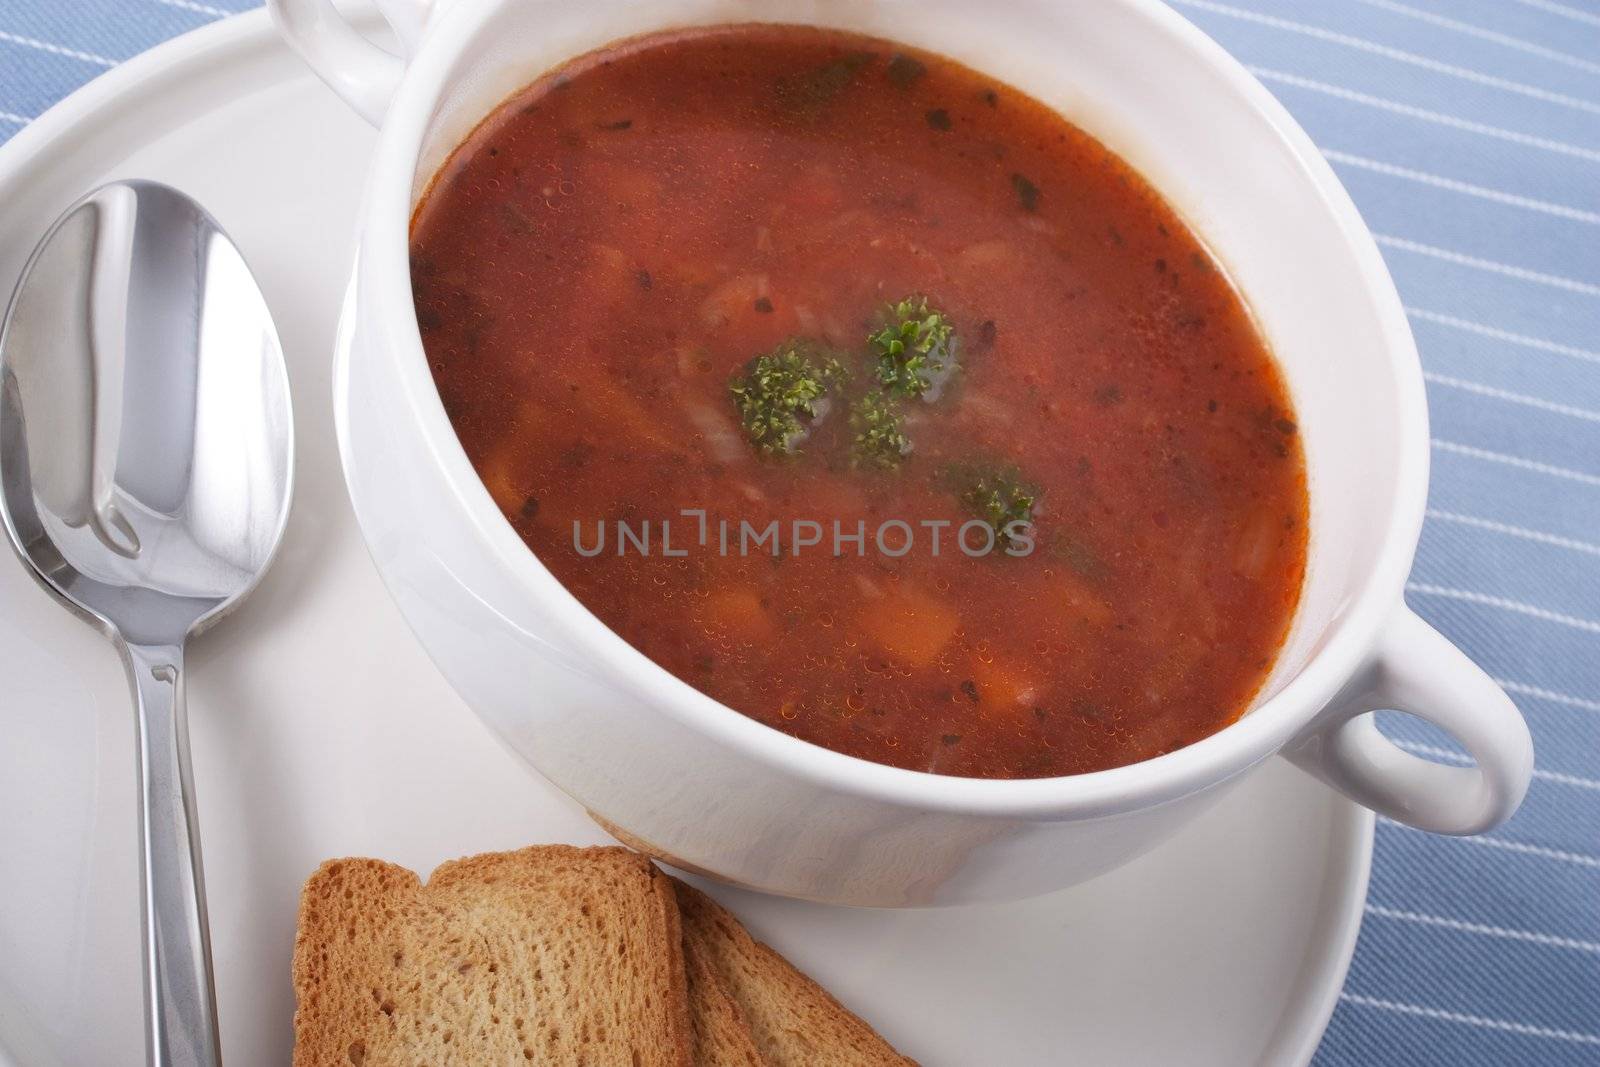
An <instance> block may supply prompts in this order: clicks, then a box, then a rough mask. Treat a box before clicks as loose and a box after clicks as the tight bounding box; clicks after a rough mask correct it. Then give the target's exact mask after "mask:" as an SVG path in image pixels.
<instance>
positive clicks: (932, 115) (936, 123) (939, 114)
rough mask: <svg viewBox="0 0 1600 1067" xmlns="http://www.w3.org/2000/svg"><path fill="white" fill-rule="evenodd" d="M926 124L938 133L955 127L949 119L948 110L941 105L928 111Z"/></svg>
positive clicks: (946, 131)
mask: <svg viewBox="0 0 1600 1067" xmlns="http://www.w3.org/2000/svg"><path fill="white" fill-rule="evenodd" d="M928 125H929V126H932V127H933V128H934V129H936V130H938V131H939V132H940V133H949V132H950V131H951V130H953V129H954V128H955V123H953V122H951V121H950V112H948V111H946V110H945V109H944V108H942V107H936V108H934V109H933V110H932V111H930V112H928Z"/></svg>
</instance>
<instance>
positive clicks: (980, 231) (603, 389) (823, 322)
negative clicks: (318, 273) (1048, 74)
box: [411, 25, 1307, 778]
mask: <svg viewBox="0 0 1600 1067" xmlns="http://www.w3.org/2000/svg"><path fill="white" fill-rule="evenodd" d="M411 256H412V277H413V285H414V289H415V295H416V308H417V319H418V323H419V325H420V326H421V331H422V340H423V344H424V347H425V348H426V349H427V352H428V356H429V358H430V360H431V361H432V365H433V370H434V376H435V379H436V381H437V383H438V388H439V394H440V396H441V398H442V399H443V402H444V406H445V409H446V410H447V411H448V412H449V415H450V418H451V421H452V422H453V424H454V426H455V429H456V432H457V433H458V434H459V435H460V438H461V442H462V444H463V445H464V446H465V448H466V451H467V454H468V455H469V456H470V457H471V459H472V462H473V464H474V466H475V467H476V468H477V470H478V473H479V474H480V475H481V476H482V478H483V481H484V483H485V485H486V486H487V487H488V489H489V492H490V493H491V494H492V495H493V497H494V499H495V501H496V502H497V503H498V504H499V506H500V508H501V510H502V511H503V512H504V513H505V516H506V518H507V519H509V520H510V522H511V523H512V525H513V526H515V528H516V529H517V531H518V533H520V534H521V536H522V537H523V539H524V540H525V541H526V542H527V544H528V546H529V547H530V548H531V549H532V550H533V552H534V553H536V554H537V556H538V557H539V559H540V560H541V561H543V563H544V564H545V565H546V566H547V567H548V568H549V569H550V570H551V571H552V572H553V573H554V574H555V576H556V577H557V578H558V579H560V581H561V582H562V583H563V584H564V585H565V586H566V588H567V589H569V590H570V591H571V592H572V594H573V595H574V596H576V597H577V598H578V600H579V601H581V602H582V603H583V604H584V605H585V606H586V607H587V608H588V609H589V610H590V611H592V612H594V613H595V614H596V615H597V616H599V617H600V618H601V619H602V620H603V621H604V622H605V623H606V624H607V625H608V626H610V627H611V628H612V629H613V630H615V631H616V632H617V633H618V634H620V635H621V636H622V637H623V638H625V639H626V640H627V641H629V642H630V643H632V644H633V646H634V647H635V648H637V649H639V651H641V652H643V653H644V654H645V655H646V656H648V657H650V658H651V659H652V660H654V661H655V662H656V663H658V664H660V665H661V666H662V667H664V668H666V669H667V670H668V671H670V672H672V673H673V674H674V675H676V676H678V677H679V678H681V679H683V680H684V681H685V682H688V683H689V684H690V685H693V686H695V687H696V688H698V689H700V690H701V691H703V692H705V693H707V694H709V695H710V696H712V697H714V698H716V699H717V700H719V701H721V702H723V703H725V704H727V705H728V706H729V707H732V708H734V709H737V710H738V711H740V712H742V713H744V714H745V715H748V716H749V717H751V718H753V719H755V720H757V721H759V722H762V723H765V724H767V725H768V726H771V727H773V728H774V729H777V730H782V731H784V732H785V733H788V734H792V735H793V736H795V737H798V738H803V739H804V740H807V741H811V742H814V743H816V744H818V745H824V746H826V747H828V748H831V749H834V750H836V751H839V752H844V753H848V754H850V755H853V756H859V757H862V758H864V759H869V760H875V761H877V762H879V763H887V764H892V765H894V766H897V767H906V768H912V769H915V770H920V771H932V772H936V773H940V774H952V775H966V776H974V777H985V778H1033V777H1044V776H1051V775H1065V774H1077V773H1081V772H1086V771H1095V770H1101V769H1104V768H1108V767H1116V766H1119V765H1122V764H1127V763H1133V762H1135V761H1138V760H1144V759H1149V758H1151V757H1153V756H1157V755H1160V754H1162V753H1165V752H1171V751H1172V750H1174V749H1176V748H1179V747H1181V746H1183V745H1186V744H1189V743H1191V742H1194V741H1196V740H1199V739H1200V738H1203V737H1205V736H1207V735H1208V734H1211V733H1213V732H1215V731H1216V730H1219V729H1221V728H1222V727H1223V726H1226V725H1227V724H1228V723H1230V722H1232V721H1233V720H1234V719H1236V718H1237V717H1238V716H1239V715H1240V714H1241V713H1242V712H1243V711H1244V709H1245V708H1246V707H1247V706H1248V705H1249V703H1250V701H1251V699H1252V698H1253V696H1254V695H1255V694H1256V692H1257V690H1258V689H1259V688H1260V686H1261V685H1262V682H1263V680H1264V679H1265V677H1266V675H1267V673H1268V670H1269V668H1270V667H1271V664H1272V662H1273V658H1274V656H1275V655H1276V654H1277V652H1278V649H1279V647H1280V645H1281V644H1282V642H1283V640H1284V637H1285V634H1286V631H1287V629H1288V627H1289V624H1290V620H1291V617H1292V616H1293V614H1294V609H1295V606H1296V603H1297V601H1298V599H1299V596H1300V588H1301V580H1302V577H1303V574H1304V570H1305V559H1306V537H1307V532H1306V527H1307V501H1306V486H1305V464H1304V460H1303V455H1302V451H1301V445H1300V440H1299V437H1298V435H1297V432H1296V427H1295V422H1294V414H1293V412H1292V410H1291V408H1290V404H1289V400H1288V397H1287V395H1286V393H1285V388H1284V383H1283V380H1282V378H1281V377H1280V375H1279V373H1278V371H1277V369H1276V367H1275V365H1274V363H1273V361H1272V358H1271V355H1270V354H1269V352H1268V351H1267V349H1266V347H1265V345H1264V344H1263V342H1262V339H1261V338H1260V336H1259V335H1258V334H1257V333H1256V331H1255V329H1254V326H1253V324H1252V321H1251V319H1250V316H1249V314H1248V312H1247V311H1246V309H1245V307H1244V305H1243V303H1242V302H1241V300H1240V298H1239V295H1238V293H1236V292H1235V291H1234V290H1233V288H1232V287H1231V286H1230V283H1229V281H1228V278H1227V277H1226V276H1225V275H1224V273H1223V272H1222V270H1221V269H1219V267H1218V265H1217V263H1216V262H1215V261H1214V260H1213V259H1212V258H1211V256H1210V255H1209V253H1208V252H1207V251H1206V249H1205V248H1204V247H1203V246H1202V245H1201V244H1200V242H1199V241H1198V240H1197V239H1196V238H1195V236H1194V235H1193V234H1192V233H1191V232H1190V231H1189V230H1188V229H1187V228H1186V227H1185V226H1184V224H1183V222H1182V221H1181V220H1180V219H1179V218H1178V217H1177V215H1176V214H1174V212H1173V211H1172V209H1171V208H1170V207H1169V206H1168V205H1167V204H1166V203H1165V202H1164V201H1163V200H1162V199H1161V197H1160V196H1159V195H1158V194H1157V193H1156V192H1155V191H1154V190H1153V189H1152V188H1151V187H1150V186H1149V184H1147V183H1146V182H1145V181H1144V180H1143V179H1141V178H1140V177H1139V175H1138V174H1136V173H1134V172H1133V171H1132V170H1131V169H1129V167H1128V166H1127V164H1125V163H1124V162H1122V160H1120V159H1118V158H1117V157H1116V156H1114V155H1112V154H1111V153H1110V152H1109V151H1107V149H1106V148H1105V147H1104V146H1103V145H1101V144H1100V143H1099V142H1097V141H1095V140H1094V139H1093V138H1091V137H1089V136H1088V135H1087V134H1085V133H1084V132H1083V131H1081V130H1079V129H1077V128H1076V127H1074V126H1072V125H1070V124H1068V123H1067V122H1066V121H1065V120H1064V119H1062V118H1061V117H1060V116H1059V115H1057V114H1055V113H1054V112H1052V111H1050V110H1049V109H1047V108H1045V107H1044V106H1043V105H1041V104H1039V103H1037V102H1036V101H1034V100H1032V99H1030V98H1028V97H1026V96H1024V95H1023V94H1021V93H1019V92H1017V91H1016V90H1014V89H1010V88H1007V87H1006V86H1005V85H1003V84H1001V83H1000V82H998V81H996V80H994V79H992V78H988V77H985V76H982V75H980V74H978V73H975V72H974V71H972V70H969V69H966V68H964V67H962V66H960V65H958V64H956V63H954V62H951V61H949V60H946V59H942V58H940V57H938V56H934V55H929V54H925V53H921V52H917V51H914V50H912V49H908V48H903V47H901V46H898V45H895V44H892V43H890V42H887V41H881V40H874V39H869V38H863V37H856V36H851V35H846V34H842V33H835V32H829V31H822V30H815V29H809V28H797V27H776V26H756V25H750V26H726V27H716V28H708V29H697V30H690V31H683V32H678V33H671V34H662V35H655V36H650V37H645V38H640V39H636V40H631V41H626V42H622V43H619V44H617V45H614V46H612V47H610V48H607V49H605V50H602V51H600V52H597V53H595V54H592V55H589V56H586V57H584V58H581V59H578V60H576V61H574V62H572V63H571V64H569V65H568V66H566V67H564V68H562V69H560V70H558V71H556V72H553V73H551V74H549V75H546V76H545V77H543V78H541V79H540V80H539V81H538V82H536V83H535V84H533V85H531V86H529V87H527V88H526V89H524V90H522V91H521V92H520V93H518V94H517V95H515V96H514V97H512V98H511V99H510V100H508V101H507V102H506V103H505V104H503V105H502V106H501V107H500V108H498V109H497V110H496V111H495V112H494V113H493V114H492V115H490V116H489V118H488V119H487V120H485V121H484V122H483V124H482V125H481V126H479V128H478V129H477V130H476V131H475V132H474V133H473V134H472V135H471V136H470V137H469V138H468V139H467V141H466V142H465V143H464V144H463V145H462V146H461V147H460V148H459V149H458V150H457V151H456V152H455V154H454V155H453V157H452V158H451V159H450V160H449V162H448V163H447V164H446V166H445V167H444V168H443V170H442V171H441V173H440V174H439V176H438V178H437V179H436V181H435V183H434V185H433V187H432V189H431V190H430V191H429V193H428V195H427V196H426V198H425V199H424V200H423V202H422V204H421V206H420V207H419V208H418V210H417V213H416V218H415V220H414V224H413V229H412V249H411ZM935 539H937V547H935ZM664 540H665V543H663V542H664ZM646 545H647V547H646Z"/></svg>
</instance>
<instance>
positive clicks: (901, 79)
mask: <svg viewBox="0 0 1600 1067" xmlns="http://www.w3.org/2000/svg"><path fill="white" fill-rule="evenodd" d="M926 73H928V68H927V66H926V65H925V64H923V63H921V62H920V61H918V60H915V59H912V58H911V57H910V56H908V55H901V54H897V55H895V57H894V58H893V59H891V60H889V68H888V75H889V80H890V81H892V82H894V84H895V86H896V87H897V88H900V89H909V88H911V87H912V86H913V85H915V84H916V83H917V81H918V80H919V79H920V78H921V77H922V76H923V75H924V74H926Z"/></svg>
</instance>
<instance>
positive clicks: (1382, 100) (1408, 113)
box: [1247, 65, 1600, 162]
mask: <svg viewBox="0 0 1600 1067" xmlns="http://www.w3.org/2000/svg"><path fill="white" fill-rule="evenodd" d="M1247 69H1248V70H1249V71H1250V73H1252V74H1254V75H1255V76H1256V77H1257V78H1260V79H1261V80H1262V81H1264V82H1269V83H1272V82H1275V83H1277V84H1280V85H1290V86H1293V87H1295V88H1297V89H1307V90H1310V91H1311V92H1315V93H1322V94H1324V95H1326V96H1331V97H1333V98H1334V99H1336V100H1344V101H1347V102H1349V103H1354V104H1363V105H1365V106H1367V107H1372V108H1378V109H1380V110H1383V111H1389V112H1392V113H1394V114H1396V115H1404V116H1405V117H1407V118H1412V119H1419V120H1421V121H1423V122H1431V123H1434V124H1436V125H1440V126H1445V127H1448V128H1450V129H1455V130H1462V131H1464V132H1467V133H1475V134H1478V135H1480V136H1483V137H1493V138H1497V139H1499V140H1502V141H1507V142H1510V143H1511V144H1518V145H1524V146H1526V147H1529V148H1541V149H1543V150H1545V151H1546V152H1557V153H1560V154H1562V155H1567V156H1576V157H1577V158H1579V159H1587V160H1592V161H1594V162H1600V148H1591V147H1586V146H1584V145H1575V144H1569V143H1567V142H1566V141H1560V140H1556V139H1554V138H1550V137H1540V136H1537V135H1535V134H1530V133H1524V132H1522V131H1521V130H1510V129H1506V128H1504V127H1501V126H1494V125H1491V124H1489V123H1486V122H1478V121H1475V120H1473V119H1466V118H1462V117H1460V116H1459V115H1446V114H1444V113H1443V112H1439V111H1433V110H1430V109H1428V108H1425V107H1417V106H1415V105H1412V104H1407V103H1403V102H1401V101H1399V100H1391V99H1388V98H1386V97H1382V96H1374V95H1372V94H1371V93H1363V92H1360V91H1359V90H1356V89H1347V88H1345V87H1344V86H1341V85H1334V84H1331V83H1329V82H1325V81H1318V80H1317V79H1315V78H1306V77H1302V76H1301V75H1298V74H1291V73H1289V72H1288V71H1283V70H1274V69H1273V68H1271V67H1262V66H1254V65H1252V66H1249V67H1248V68H1247Z"/></svg>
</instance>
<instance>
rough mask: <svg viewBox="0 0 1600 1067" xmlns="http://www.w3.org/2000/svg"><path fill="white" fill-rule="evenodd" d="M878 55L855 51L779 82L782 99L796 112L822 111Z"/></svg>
mask: <svg viewBox="0 0 1600 1067" xmlns="http://www.w3.org/2000/svg"><path fill="white" fill-rule="evenodd" d="M874 58H875V57H874V56H873V54H872V53H871V52H851V53H849V54H847V55H842V56H840V57H839V58H837V59H833V60H830V61H828V62H827V63H824V64H823V65H822V66H820V67H817V68H815V69H813V70H808V71H805V72H803V73H800V74H795V75H791V76H790V77H787V78H783V79H781V80H780V81H779V82H778V86H777V91H778V99H779V101H780V102H781V103H784V104H787V105H788V106H790V107H791V108H793V109H794V110H795V111H801V112H806V111H820V110H821V109H822V108H824V107H826V106H827V105H828V104H830V103H832V102H833V101H834V99H835V98H836V97H838V96H839V94H841V93H843V92H844V91H845V90H846V89H848V88H849V87H850V83H851V82H853V81H855V78H856V74H857V73H858V72H859V71H860V70H861V68H862V67H864V66H866V65H867V64H868V63H871V62H872V60H873V59H874Z"/></svg>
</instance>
